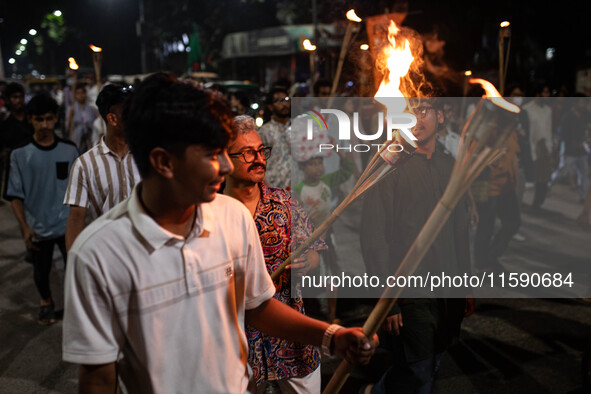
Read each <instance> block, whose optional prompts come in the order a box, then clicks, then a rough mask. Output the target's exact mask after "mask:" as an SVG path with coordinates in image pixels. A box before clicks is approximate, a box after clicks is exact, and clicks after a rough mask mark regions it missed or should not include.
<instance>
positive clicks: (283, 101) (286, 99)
mask: <svg viewBox="0 0 591 394" xmlns="http://www.w3.org/2000/svg"><path fill="white" fill-rule="evenodd" d="M290 101H291V99H290V98H289V97H283V98H280V99H277V100H275V101H273V102H274V103H275V104H281V103H289V102H290Z"/></svg>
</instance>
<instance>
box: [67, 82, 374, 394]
mask: <svg viewBox="0 0 591 394" xmlns="http://www.w3.org/2000/svg"><path fill="white" fill-rule="evenodd" d="M230 116H231V111H230V108H229V107H228V106H227V104H226V103H224V102H223V101H222V100H221V99H219V98H217V97H216V96H214V95H213V94H212V93H211V92H208V91H204V90H201V89H199V88H197V87H195V86H193V85H191V84H187V83H183V82H179V81H178V80H177V79H175V78H174V77H172V76H171V75H169V74H164V73H157V74H153V75H151V76H149V77H147V78H146V79H145V80H144V81H143V82H142V83H140V84H139V85H138V87H137V88H136V89H135V91H134V93H133V95H132V97H131V98H130V100H129V101H128V102H127V103H126V105H125V109H124V122H125V130H126V131H125V132H126V137H127V141H128V143H129V146H130V149H131V151H132V152H133V153H134V160H135V161H136V164H137V166H138V170H139V171H140V174H141V175H142V181H141V182H140V183H138V184H137V185H136V187H135V188H134V190H133V192H132V194H131V195H130V197H129V198H128V199H126V200H125V201H123V202H121V203H120V204H119V205H117V206H116V207H115V208H113V209H112V210H110V211H109V212H107V213H106V214H104V215H103V216H101V217H100V218H98V219H97V220H96V221H94V222H93V223H92V224H91V225H90V226H88V227H87V228H86V229H84V231H82V233H81V234H80V235H79V236H78V239H77V240H76V242H75V243H74V245H73V246H72V250H71V252H70V261H69V262H68V269H67V270H66V291H65V303H66V307H65V314H64V324H63V327H64V329H63V359H64V361H67V362H73V363H77V364H80V373H79V382H78V384H79V388H78V391H79V392H80V393H90V392H92V393H114V392H117V391H119V387H118V384H117V382H118V377H119V378H120V379H121V381H122V383H123V384H124V385H125V388H126V389H127V390H126V391H127V392H129V393H193V392H199V393H245V392H249V393H251V392H253V391H251V390H250V389H251V388H252V386H251V385H250V384H249V383H250V379H249V378H250V374H249V372H248V368H247V357H248V355H247V353H248V343H247V338H246V335H245V325H246V324H251V325H253V326H255V327H258V328H259V329H261V330H263V331H265V332H268V333H271V334H273V335H276V336H285V337H287V338H290V339H291V340H292V341H296V342H300V343H311V344H314V345H317V346H323V347H324V348H326V349H328V350H329V351H332V352H334V353H335V354H337V355H340V356H345V357H346V358H347V360H349V361H351V362H353V363H367V362H368V361H369V358H370V357H371V356H372V354H373V348H374V347H375V342H374V341H370V340H368V339H367V338H366V337H365V335H363V333H362V331H361V328H343V329H340V330H338V331H336V330H333V329H332V328H331V326H330V325H329V324H327V323H324V322H320V321H317V320H314V319H311V318H308V317H306V316H303V315H302V314H300V313H297V312H296V311H294V310H293V309H291V308H289V307H288V306H286V305H284V304H282V303H281V302H279V301H277V300H275V299H273V298H272V296H273V294H274V293H275V287H274V286H273V283H272V281H271V278H270V277H269V275H268V273H267V272H266V269H265V262H264V258H263V252H262V249H261V246H260V243H259V239H258V234H257V232H256V229H255V223H254V221H253V220H252V217H251V216H250V214H249V212H248V210H247V209H246V208H245V207H244V206H243V205H242V204H241V203H240V202H239V201H237V200H235V199H233V198H231V197H228V196H224V195H218V191H219V190H220V187H221V185H222V182H223V181H224V179H225V177H226V176H227V175H228V174H229V173H231V172H232V169H233V168H232V167H233V165H232V162H231V161H230V158H229V157H228V152H227V143H228V141H229V139H230V138H231V137H232V134H233V132H232V130H231V117H230ZM257 150H258V149H257ZM121 355H123V358H121Z"/></svg>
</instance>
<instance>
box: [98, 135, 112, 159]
mask: <svg viewBox="0 0 591 394" xmlns="http://www.w3.org/2000/svg"><path fill="white" fill-rule="evenodd" d="M99 152H100V153H101V155H106V154H108V153H111V150H110V149H109V147H108V146H107V143H106V142H105V136H104V135H103V136H102V137H101V139H100V140H99Z"/></svg>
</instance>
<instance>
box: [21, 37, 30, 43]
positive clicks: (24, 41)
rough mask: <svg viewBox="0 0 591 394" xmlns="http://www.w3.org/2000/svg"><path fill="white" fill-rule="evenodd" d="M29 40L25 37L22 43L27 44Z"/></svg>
mask: <svg viewBox="0 0 591 394" xmlns="http://www.w3.org/2000/svg"><path fill="white" fill-rule="evenodd" d="M27 42H29V41H27V39H26V38H23V39H22V40H21V44H23V45H27Z"/></svg>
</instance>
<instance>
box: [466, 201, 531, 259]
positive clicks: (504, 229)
mask: <svg viewBox="0 0 591 394" xmlns="http://www.w3.org/2000/svg"><path fill="white" fill-rule="evenodd" d="M478 214H479V216H480V218H479V220H478V227H477V228H476V237H475V239H474V255H475V260H476V261H475V265H476V267H478V268H495V267H491V265H495V263H496V259H498V258H499V257H501V256H502V255H503V253H505V250H506V249H507V246H508V245H509V242H510V241H511V239H512V238H513V236H514V235H515V234H516V233H517V230H519V226H520V225H521V212H520V210H519V201H517V195H516V193H515V192H510V193H507V194H502V195H499V196H494V197H489V198H488V201H487V202H486V203H480V204H478ZM497 216H498V217H499V219H501V228H500V229H499V231H498V232H497V233H496V234H494V237H493V233H494V229H495V219H496V218H497Z"/></svg>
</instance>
